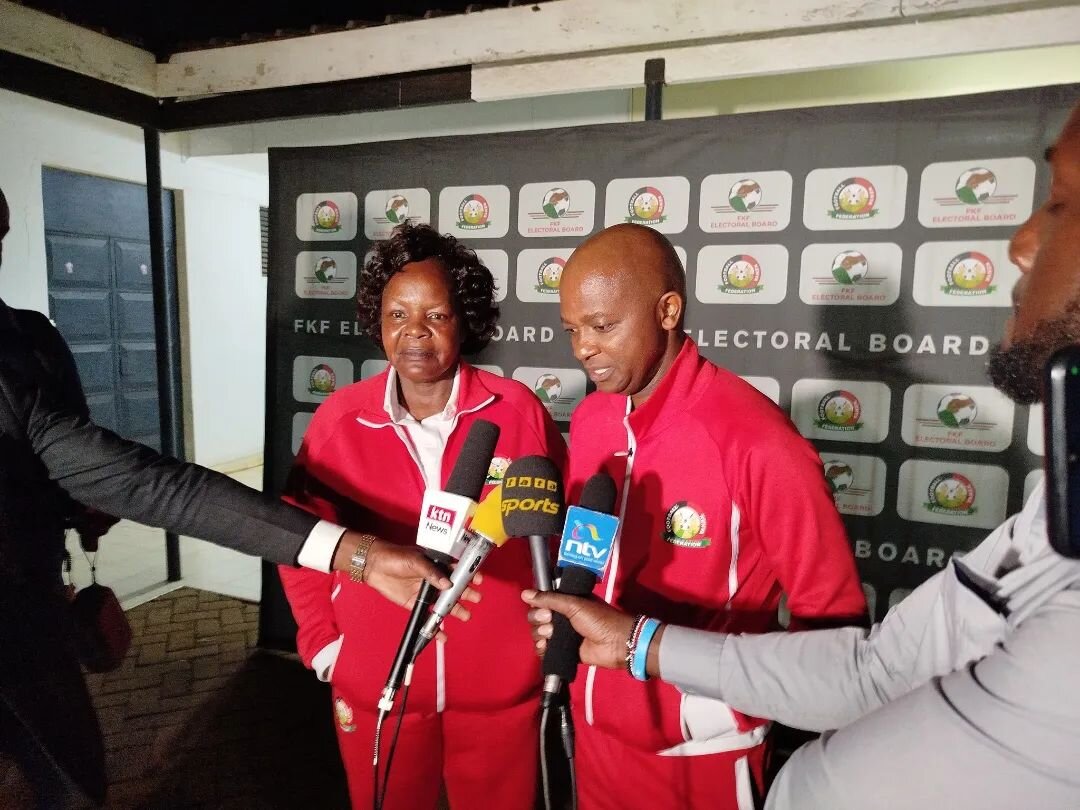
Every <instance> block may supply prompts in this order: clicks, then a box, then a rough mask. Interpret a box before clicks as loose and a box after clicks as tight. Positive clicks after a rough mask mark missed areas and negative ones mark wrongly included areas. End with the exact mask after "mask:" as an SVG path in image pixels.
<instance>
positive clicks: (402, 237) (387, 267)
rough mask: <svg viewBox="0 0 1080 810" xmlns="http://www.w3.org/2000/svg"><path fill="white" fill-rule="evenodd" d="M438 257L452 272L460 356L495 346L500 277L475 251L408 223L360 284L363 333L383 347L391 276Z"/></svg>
mask: <svg viewBox="0 0 1080 810" xmlns="http://www.w3.org/2000/svg"><path fill="white" fill-rule="evenodd" d="M425 259H438V260H439V261H440V262H442V265H443V266H444V267H445V268H446V270H447V272H448V273H449V274H450V280H451V283H452V285H453V300H454V308H455V309H456V310H457V313H458V316H459V317H460V318H461V334H462V342H461V352H462V354H475V353H476V352H478V351H480V350H481V349H483V348H484V347H485V346H487V345H488V343H490V342H491V336H492V335H494V334H495V325H496V324H497V323H498V321H499V305H498V304H496V303H495V279H494V277H492V275H491V271H490V270H488V269H487V268H486V267H484V265H483V264H481V263H480V260H479V259H478V258H477V257H476V253H475V252H474V251H472V250H471V249H469V248H467V247H465V245H463V244H461V242H459V241H458V240H457V239H455V238H454V237H452V236H449V235H446V236H444V235H443V234H441V233H439V232H438V231H437V230H435V229H434V228H432V227H431V226H430V225H424V224H414V223H412V222H405V223H404V224H402V225H398V226H397V227H396V228H394V231H393V233H392V234H391V235H390V238H389V239H387V240H385V241H383V242H377V243H376V244H375V250H374V252H373V253H372V256H371V258H370V259H369V260H368V262H367V264H365V265H364V267H363V269H362V270H361V271H360V274H359V279H358V280H357V289H358V291H357V295H356V310H357V314H358V316H359V319H360V325H361V326H362V327H363V329H364V332H365V333H366V334H367V335H368V336H369V337H370V338H371V339H372V340H374V341H375V342H376V343H377V344H379V345H380V346H381V345H382V323H381V322H382V295H383V290H384V289H386V285H387V283H388V282H389V281H390V277H391V276H392V275H394V274H395V273H398V272H400V271H401V269H402V268H403V267H405V265H407V264H412V263H413V262H422V261H424V260H425Z"/></svg>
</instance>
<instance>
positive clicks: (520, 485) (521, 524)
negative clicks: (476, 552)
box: [503, 456, 565, 591]
mask: <svg viewBox="0 0 1080 810" xmlns="http://www.w3.org/2000/svg"><path fill="white" fill-rule="evenodd" d="M536 480H540V481H543V482H544V486H543V492H542V493H541V494H542V496H543V498H542V499H541V500H543V499H547V500H549V501H554V502H555V503H557V504H558V509H557V510H555V509H552V508H551V506H550V504H549V505H548V506H547V508H539V509H522V508H518V507H517V506H514V508H508V507H506V506H505V504H506V503H511V504H514V503H515V502H516V503H518V504H520V503H521V502H522V501H526V500H527V499H528V498H530V497H532V498H533V499H534V500H535V499H536V494H535V493H534V492H533V491H531V490H534V489H539V488H538V487H534V482H535V481H536ZM503 503H504V511H503V526H504V528H505V529H506V533H507V534H508V535H510V536H511V537H528V538H529V551H530V553H531V555H532V566H533V582H534V583H535V585H536V590H538V591H550V590H551V552H550V551H549V550H548V540H549V538H551V537H553V536H554V535H557V534H559V532H560V531H562V524H563V516H564V512H565V509H564V504H565V497H564V495H563V483H562V476H561V475H560V474H559V468H558V467H557V466H556V465H555V462H554V461H552V460H551V459H549V458H546V457H545V456H525V457H523V458H519V459H517V460H516V461H515V462H513V463H512V464H511V465H510V467H509V468H508V469H507V471H506V475H505V476H504V477H503Z"/></svg>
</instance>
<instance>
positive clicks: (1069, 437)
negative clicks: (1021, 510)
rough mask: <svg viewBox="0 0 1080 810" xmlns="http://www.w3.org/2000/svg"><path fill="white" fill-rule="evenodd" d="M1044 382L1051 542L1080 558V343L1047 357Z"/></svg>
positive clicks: (1048, 527)
mask: <svg viewBox="0 0 1080 810" xmlns="http://www.w3.org/2000/svg"><path fill="white" fill-rule="evenodd" d="M1043 384H1044V388H1043V391H1044V396H1043V399H1044V402H1043V406H1044V407H1043V415H1044V419H1045V420H1046V525H1047V529H1048V531H1049V533H1050V545H1051V546H1052V547H1053V549H1054V550H1055V551H1056V552H1057V553H1058V554H1062V555H1064V556H1066V557H1072V558H1075V559H1080V346H1069V347H1068V348H1065V349H1061V350H1060V351H1058V352H1057V353H1056V354H1054V356H1053V357H1051V358H1050V362H1049V363H1047V365H1046V376H1045V378H1044V381H1043Z"/></svg>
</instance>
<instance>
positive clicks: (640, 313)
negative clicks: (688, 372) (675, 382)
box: [559, 257, 667, 397]
mask: <svg viewBox="0 0 1080 810" xmlns="http://www.w3.org/2000/svg"><path fill="white" fill-rule="evenodd" d="M573 261H574V258H573V257H572V258H571V259H570V262H571V264H569V265H568V270H569V272H564V273H563V277H562V285H561V287H560V290H559V299H560V306H559V310H560V315H561V316H562V323H563V329H564V330H565V331H566V333H567V334H568V335H569V336H570V344H571V346H572V347H573V350H574V356H575V357H576V358H577V359H578V362H580V363H581V365H583V366H584V367H585V372H586V373H587V374H588V375H589V377H590V379H592V381H593V382H594V383H595V384H596V389H597V390H598V391H603V392H604V393H607V394H618V395H620V396H627V397H628V396H633V395H635V394H637V393H639V392H641V391H643V390H645V389H646V388H647V387H649V386H650V384H651V383H652V382H653V378H654V377H655V376H656V374H657V372H658V370H659V367H660V363H661V360H662V358H663V355H664V349H665V346H666V341H667V333H666V331H665V330H664V328H663V326H662V325H661V324H660V320H659V317H658V312H657V306H658V303H659V299H657V300H653V299H652V297H651V296H645V295H642V294H641V293H640V292H639V291H632V290H629V289H627V284H628V281H627V279H628V278H629V277H630V276H631V275H632V274H629V273H625V274H612V273H607V272H593V271H592V270H590V268H589V267H588V266H580V265H579V266H576V267H575V266H574V265H573V264H572V263H573ZM585 261H586V262H587V261H588V259H585Z"/></svg>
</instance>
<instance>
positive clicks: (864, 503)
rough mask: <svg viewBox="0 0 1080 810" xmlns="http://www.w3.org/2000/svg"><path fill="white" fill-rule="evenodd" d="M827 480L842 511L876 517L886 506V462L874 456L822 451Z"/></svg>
mask: <svg viewBox="0 0 1080 810" xmlns="http://www.w3.org/2000/svg"><path fill="white" fill-rule="evenodd" d="M821 459H822V465H823V467H824V471H825V480H826V482H828V484H829V490H830V491H831V492H832V495H833V501H834V502H835V503H836V509H837V511H838V512H840V514H842V515H863V516H865V517H873V516H874V515H878V514H880V513H881V510H882V509H884V507H885V477H886V467H885V462H884V461H882V460H881V459H880V458H876V457H874V456H855V455H845V454H838V453H830V454H829V455H824V454H821Z"/></svg>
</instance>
